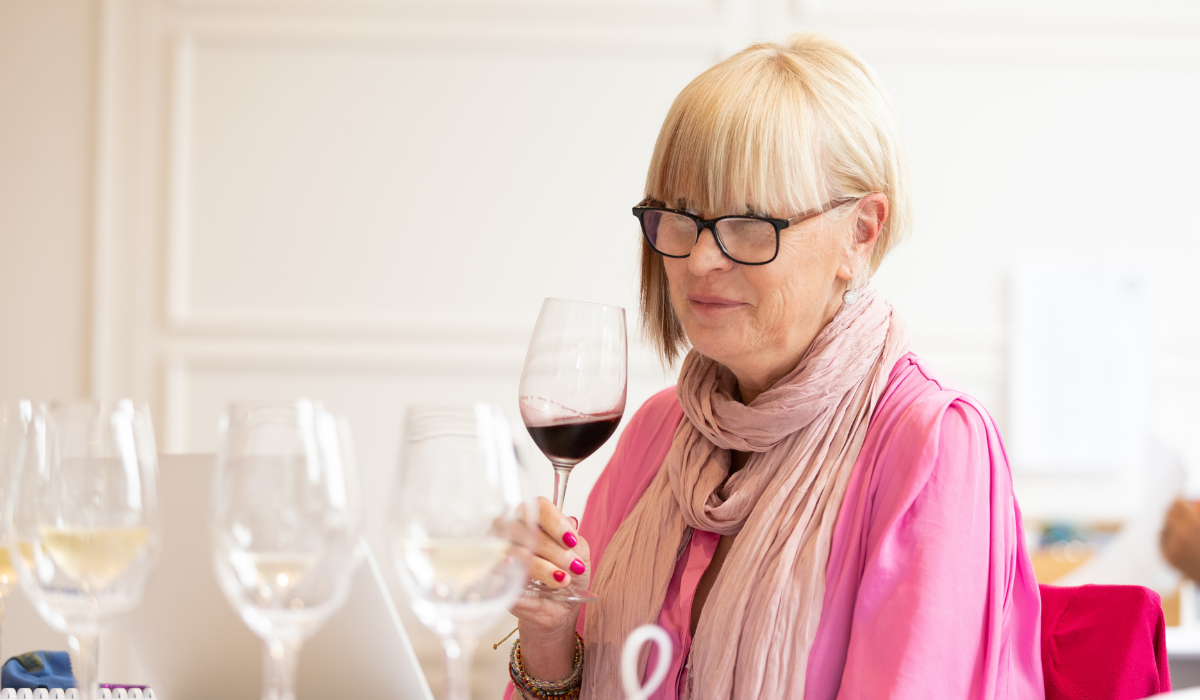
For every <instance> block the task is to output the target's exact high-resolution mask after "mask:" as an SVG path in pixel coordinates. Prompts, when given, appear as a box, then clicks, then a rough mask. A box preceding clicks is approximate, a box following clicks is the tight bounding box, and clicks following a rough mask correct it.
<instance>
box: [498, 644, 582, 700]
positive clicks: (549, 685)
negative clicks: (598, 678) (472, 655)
mask: <svg viewBox="0 0 1200 700" xmlns="http://www.w3.org/2000/svg"><path fill="white" fill-rule="evenodd" d="M508 675H509V677H510V678H512V682H513V686H514V687H515V688H516V689H517V690H518V691H520V692H521V693H522V694H523V695H525V697H527V698H538V700H574V699H575V698H577V697H579V689H580V687H582V685H583V637H581V636H579V633H578V632H576V633H575V661H574V662H573V665H572V668H571V675H569V676H567V677H566V678H564V679H562V680H560V681H539V680H537V679H536V678H531V677H530V676H529V674H527V673H525V666H524V664H522V663H521V640H520V639H518V640H517V641H516V642H514V643H513V648H512V653H511V654H509V657H508Z"/></svg>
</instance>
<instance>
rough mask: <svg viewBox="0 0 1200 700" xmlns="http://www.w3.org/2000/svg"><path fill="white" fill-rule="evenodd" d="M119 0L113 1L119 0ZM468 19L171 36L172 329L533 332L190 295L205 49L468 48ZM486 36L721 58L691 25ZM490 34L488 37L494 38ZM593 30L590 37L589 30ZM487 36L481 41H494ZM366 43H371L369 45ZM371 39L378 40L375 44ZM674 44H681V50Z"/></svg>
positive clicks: (511, 323)
mask: <svg viewBox="0 0 1200 700" xmlns="http://www.w3.org/2000/svg"><path fill="white" fill-rule="evenodd" d="M111 1H112V0H110V2H111ZM463 30H464V27H463V26H458V25H453V24H449V23H440V24H438V25H436V27H433V26H432V25H422V24H413V23H398V24H395V25H394V26H390V27H388V26H377V25H374V24H370V23H365V24H364V23H361V22H355V23H351V24H349V25H320V26H311V25H307V24H306V25H303V26H285V27H282V28H281V27H279V26H274V25H272V26H269V27H268V26H258V25H256V24H254V23H251V24H245V23H234V24H233V25H229V26H225V25H221V26H216V27H214V26H188V27H186V28H184V29H182V30H179V31H176V32H174V33H173V34H172V35H171V40H170V41H169V49H168V50H169V61H170V68H169V71H168V75H169V76H170V78H169V85H168V86H167V95H168V104H167V110H166V111H167V115H166V119H165V120H164V123H165V125H166V132H167V135H168V138H167V141H168V147H167V164H166V173H167V185H166V192H167V195H166V200H167V203H166V209H167V214H166V231H165V236H164V238H165V250H166V256H165V257H166V261H167V264H166V271H165V272H166V274H165V287H166V289H165V297H166V305H165V306H166V308H165V313H166V319H165V320H166V327H167V330H168V331H170V332H173V333H184V334H203V333H215V334H223V335H237V336H253V335H263V334H283V335H289V336H296V337H319V336H324V335H329V334H348V335H351V336H355V337H363V338H370V337H386V338H411V339H419V338H427V337H428V338H433V339H435V340H439V341H444V340H458V339H462V338H466V337H471V338H482V339H484V340H485V341H492V342H495V341H505V340H509V339H512V338H515V337H517V336H519V335H523V336H524V337H525V338H527V337H528V327H527V326H526V325H524V324H523V323H522V322H520V321H518V320H516V319H494V318H462V317H459V318H450V319H447V318H445V317H433V316H422V315H417V314H395V315H393V314H351V315H347V314H330V313H321V312H318V313H303V312H282V313H277V312H254V311H241V310H226V309H205V308H196V305H195V303H194V301H193V299H192V297H191V293H190V281H191V267H190V263H191V260H190V254H189V250H190V245H191V241H192V237H193V232H192V230H191V216H192V207H193V204H192V198H191V187H192V170H193V154H192V133H193V128H194V121H193V113H194V108H195V70H196V61H197V53H198V51H200V50H202V49H203V48H205V47H234V48H261V47H273V46H283V47H301V48H305V49H312V50H321V51H325V50H339V49H340V50H347V51H368V50H373V49H377V48H382V49H384V50H393V51H398V52H406V53H407V52H423V51H436V50H441V49H442V47H444V46H446V45H447V44H446V42H448V41H450V40H451V39H453V41H454V43H453V45H454V46H456V50H460V49H461V42H462V41H463V40H464V36H463V35H462V34H463ZM472 31H478V32H480V34H479V37H477V38H479V39H481V41H480V42H477V43H475V42H474V37H468V38H470V39H471V41H470V42H468V43H470V44H471V46H472V49H471V50H474V51H478V52H484V53H486V52H492V51H502V50H509V49H513V48H517V47H520V48H522V50H527V49H529V48H530V47H531V46H534V47H540V50H551V51H554V52H561V51H566V52H568V53H572V54H575V53H580V52H584V53H586V52H587V51H590V50H600V51H602V52H604V53H610V54H614V55H625V54H626V53H627V52H628V51H630V50H635V51H636V52H638V53H649V54H650V55H657V54H659V53H663V52H666V53H668V54H669V55H671V56H676V55H678V54H677V53H675V50H676V49H678V48H680V47H687V50H688V51H690V52H693V53H694V54H695V55H702V56H706V57H708V58H712V59H714V60H715V59H716V58H717V57H718V52H719V48H718V47H719V45H720V43H721V42H719V41H717V40H716V39H714V38H713V37H711V36H708V35H707V34H706V35H704V36H702V37H700V39H701V41H699V43H697V41H696V40H697V36H696V35H694V34H692V33H690V32H688V31H683V32H676V34H675V38H674V41H675V42H677V44H676V45H673V44H672V42H671V41H666V42H664V41H663V37H662V36H658V35H655V34H653V33H646V32H642V33H637V34H621V33H620V32H615V33H614V32H612V31H607V30H604V31H598V32H591V33H588V31H590V30H588V31H585V30H582V29H581V30H580V31H581V32H583V34H578V33H577V34H565V35H564V34H561V33H558V32H556V31H550V30H549V29H545V30H544V29H536V30H533V31H527V28H517V29H513V30H512V31H509V32H508V33H507V34H506V32H505V30H504V29H503V28H495V27H488V28H487V29H486V30H485V29H484V28H483V27H482V26H480V27H475V28H474V29H473V30H472ZM485 34H486V37H485ZM585 35H586V36H585ZM485 38H486V40H482V39H485ZM364 42H367V44H364ZM370 42H377V45H375V46H372V45H370ZM673 46H674V48H672V47H673Z"/></svg>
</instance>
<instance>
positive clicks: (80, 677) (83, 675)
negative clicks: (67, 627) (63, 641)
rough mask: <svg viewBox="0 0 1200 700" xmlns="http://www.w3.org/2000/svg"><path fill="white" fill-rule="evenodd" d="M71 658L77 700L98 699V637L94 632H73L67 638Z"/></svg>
mask: <svg viewBox="0 0 1200 700" xmlns="http://www.w3.org/2000/svg"><path fill="white" fill-rule="evenodd" d="M67 646H68V647H69V648H70V650H71V656H73V657H75V658H74V659H72V662H71V670H72V671H73V672H74V674H75V687H76V688H77V689H78V691H79V700H96V698H99V697H100V686H99V680H97V678H96V676H97V667H98V665H99V662H100V643H99V635H98V634H97V633H96V632H90V633H82V632H75V633H72V634H71V635H69V636H68V637H67Z"/></svg>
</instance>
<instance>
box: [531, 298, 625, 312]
mask: <svg viewBox="0 0 1200 700" xmlns="http://www.w3.org/2000/svg"><path fill="white" fill-rule="evenodd" d="M547 302H556V303H559V304H584V305H587V306H599V307H603V308H606V309H616V310H617V311H620V312H621V313H625V307H624V306H617V305H616V304H605V303H604V302H600V301H581V300H579V299H563V298H562V297H546V298H544V299H542V306H545V305H546V303H547Z"/></svg>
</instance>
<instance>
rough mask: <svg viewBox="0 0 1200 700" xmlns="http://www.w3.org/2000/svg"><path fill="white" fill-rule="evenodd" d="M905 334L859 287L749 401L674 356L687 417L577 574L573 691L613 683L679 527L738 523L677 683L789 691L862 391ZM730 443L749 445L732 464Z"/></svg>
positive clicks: (707, 688) (604, 688) (668, 568)
mask: <svg viewBox="0 0 1200 700" xmlns="http://www.w3.org/2000/svg"><path fill="white" fill-rule="evenodd" d="M907 350H908V339H907V334H906V333H905V330H904V325H903V323H902V322H901V321H900V319H899V317H898V316H897V315H896V314H895V313H894V311H893V310H892V307H891V305H890V304H888V303H887V302H886V301H884V300H883V299H881V298H879V297H878V296H876V295H875V294H874V292H873V291H871V290H864V292H863V293H862V294H861V297H860V300H859V302H858V303H857V304H855V305H853V306H843V307H842V308H841V310H839V311H838V313H837V315H836V316H834V318H833V320H832V321H830V322H829V324H828V325H827V326H826V327H825V328H824V329H823V330H822V331H821V333H820V334H819V335H818V336H817V337H816V339H815V340H813V342H812V345H811V346H810V347H809V349H808V351H807V352H806V353H805V355H804V357H803V358H802V359H801V360H800V364H799V365H797V366H796V368H795V369H794V370H792V372H791V373H790V374H788V375H787V376H785V377H784V378H783V379H781V380H779V382H778V383H776V384H775V386H773V387H771V388H770V389H769V390H767V391H766V392H764V393H763V394H761V395H760V396H759V397H758V398H756V399H755V400H754V402H753V403H751V404H750V405H748V406H747V405H743V404H742V403H741V402H740V401H739V400H738V399H737V398H736V397H735V391H736V389H737V386H736V380H735V378H734V376H733V375H732V373H730V372H729V370H727V369H726V368H725V367H723V366H722V365H720V364H718V363H716V362H714V361H713V360H710V359H708V358H707V357H704V356H703V355H700V354H699V353H697V352H695V351H693V352H691V353H690V354H689V355H688V356H687V359H685V360H684V363H683V369H682V372H681V373H680V376H679V386H678V394H679V401H680V403H681V404H682V406H683V411H684V415H685V416H686V417H687V420H684V421H681V422H680V424H679V428H678V429H677V430H676V432H675V438H674V442H673V443H672V445H671V450H670V452H669V453H668V454H667V458H666V460H665V461H664V462H663V467H662V469H660V470H659V472H658V474H657V476H656V477H655V478H654V481H653V482H651V484H650V486H649V488H647V489H646V492H645V494H643V495H642V497H641V499H640V500H639V501H638V504H637V506H636V507H635V508H634V510H633V512H632V513H631V514H630V515H629V517H628V518H627V519H626V520H625V522H623V523H622V524H621V527H620V528H619V529H618V530H617V532H616V534H615V535H613V539H612V541H611V542H610V543H609V545H608V548H607V549H606V550H605V551H604V559H603V562H601V564H600V566H599V568H598V571H597V573H596V578H595V579H594V580H593V582H592V590H593V591H595V592H596V593H597V594H598V595H599V597H600V600H599V601H597V602H595V603H592V604H590V605H589V606H588V614H587V616H586V617H585V623H584V624H585V634H584V639H585V640H586V642H587V652H586V661H585V663H586V667H585V670H584V676H583V683H584V684H583V695H582V698H585V699H586V700H600V699H602V698H619V697H620V683H619V680H618V679H619V678H620V672H619V663H620V656H621V647H622V644H623V643H624V641H625V637H626V636H627V635H628V634H629V633H630V632H631V631H632V630H633V629H634V628H635V627H637V626H639V625H642V624H645V623H647V622H654V621H656V620H657V619H658V615H659V612H660V610H661V608H662V603H663V599H664V598H665V597H666V592H667V586H668V585H669V584H670V581H671V576H672V574H673V572H674V570H675V563H676V560H677V559H678V557H679V555H680V553H681V552H682V551H683V549H684V547H685V546H686V545H687V542H688V539H689V537H690V536H691V531H692V528H699V529H701V530H706V531H709V532H717V533H720V534H722V535H733V534H737V535H738V537H737V539H736V540H735V541H734V544H733V547H732V549H731V550H730V552H729V555H728V557H727V558H726V560H725V563H724V566H723V567H722V568H721V573H720V574H719V575H718V576H717V580H716V582H715V583H714V585H713V588H712V592H711V593H710V594H709V596H708V599H707V601H706V602H705V605H704V611H703V613H702V614H701V615H700V620H699V623H698V625H697V627H696V636H695V640H694V643H693V646H692V651H691V658H690V660H689V662H688V667H689V673H690V676H691V688H692V691H691V694H692V695H693V696H694V697H702V698H736V699H748V698H783V697H790V698H802V697H803V696H804V678H805V668H806V664H807V660H808V652H809V648H810V647H811V646H812V641H813V637H814V635H815V634H816V631H817V623H818V622H819V621H820V619H821V604H822V600H823V597H824V592H825V563H826V560H827V559H828V557H829V545H830V540H831V538H832V535H833V525H834V522H835V521H836V519H837V514H838V509H839V507H840V505H841V502H842V496H843V495H844V493H845V489H846V482H847V480H848V479H849V477H850V471H851V468H852V467H853V465H854V461H855V459H856V458H857V457H858V452H859V449H860V448H861V447H862V444H863V438H864V437H865V435H866V432H867V425H868V423H869V422H870V419H871V414H872V412H873V411H874V408H875V404H876V402H877V401H878V399H879V396H880V394H881V393H882V392H883V388H884V386H885V385H886V384H887V380H888V374H889V373H890V371H891V368H892V366H893V365H894V364H895V363H896V362H897V361H898V360H899V359H900V357H901V356H903V354H904V353H905V352H907ZM730 450H737V451H741V452H750V453H752V454H751V456H750V459H749V461H748V462H747V463H746V466H745V467H744V468H743V469H741V470H739V471H738V472H736V473H734V474H733V475H732V476H731V475H730V474H729V468H730ZM644 661H645V655H644V654H643V663H644Z"/></svg>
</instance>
